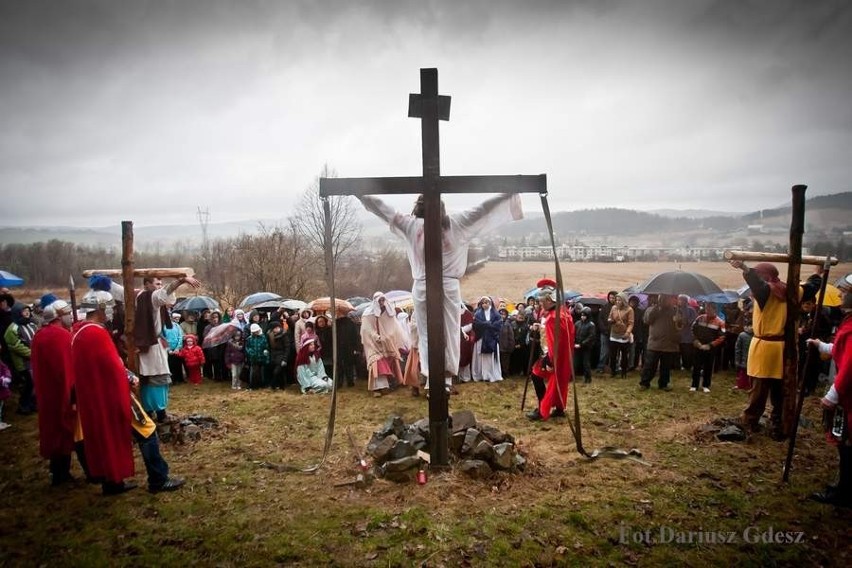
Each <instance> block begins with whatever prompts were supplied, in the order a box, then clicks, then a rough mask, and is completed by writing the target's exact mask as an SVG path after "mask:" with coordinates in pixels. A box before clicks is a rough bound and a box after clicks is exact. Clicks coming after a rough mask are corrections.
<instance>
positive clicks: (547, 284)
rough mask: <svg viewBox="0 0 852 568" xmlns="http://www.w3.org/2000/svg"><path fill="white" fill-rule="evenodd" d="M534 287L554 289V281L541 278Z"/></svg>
mask: <svg viewBox="0 0 852 568" xmlns="http://www.w3.org/2000/svg"><path fill="white" fill-rule="evenodd" d="M535 285H536V286H537V287H539V288H545V287H547V288H556V281H555V280H553V279H552V278H542V279H541V280H539V281H538V282H536V283H535Z"/></svg>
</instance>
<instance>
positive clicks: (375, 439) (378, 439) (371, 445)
mask: <svg viewBox="0 0 852 568" xmlns="http://www.w3.org/2000/svg"><path fill="white" fill-rule="evenodd" d="M386 437H387V436H380V435H379V433H378V432H373V436H372V437H371V438H370V441H369V442H368V443H367V453H368V454H371V455H372V453H373V451H374V450H375V449H376V448H377V447H378V445H379V444H381V443H382V440H384V439H385V438H386Z"/></svg>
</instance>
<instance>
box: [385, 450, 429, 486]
mask: <svg viewBox="0 0 852 568" xmlns="http://www.w3.org/2000/svg"><path fill="white" fill-rule="evenodd" d="M419 469H420V458H418V457H417V456H409V457H406V458H402V459H398V460H393V461H389V462H386V463H384V464H382V465H381V466H380V467H379V475H380V476H381V477H383V478H385V479H389V480H390V481H396V482H405V481H412V480H413V479H414V478H415V477H417V471H418V470H419Z"/></svg>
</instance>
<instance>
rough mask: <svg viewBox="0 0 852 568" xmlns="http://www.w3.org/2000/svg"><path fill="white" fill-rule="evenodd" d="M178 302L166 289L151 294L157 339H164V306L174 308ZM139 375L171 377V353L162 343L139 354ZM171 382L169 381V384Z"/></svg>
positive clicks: (159, 342)
mask: <svg viewBox="0 0 852 568" xmlns="http://www.w3.org/2000/svg"><path fill="white" fill-rule="evenodd" d="M176 301H177V298H176V297H175V295H174V294H169V293H168V292H167V291H166V289H165V288H160V289H159V290H154V293H153V294H151V305H152V306H153V310H154V332H155V333H156V335H157V337H162V333H163V322H162V320H161V318H160V308H161V307H162V306H172V305H174V303H175V302H176ZM139 374H140V375H142V376H145V377H156V376H158V375H166V376H169V375H170V373H169V351H168V349H167V348H166V347H164V346H163V342H162V341H158V342H157V343H156V344H154V345H152V346H151V347H150V348H148V351H147V352H146V353H142V352H140V353H139ZM169 382H171V380H170V379H169V380H168V381H167V383H169Z"/></svg>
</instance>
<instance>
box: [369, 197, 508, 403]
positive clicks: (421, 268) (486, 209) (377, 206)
mask: <svg viewBox="0 0 852 568" xmlns="http://www.w3.org/2000/svg"><path fill="white" fill-rule="evenodd" d="M358 199H360V200H361V203H363V204H364V207H366V208H367V210H368V211H370V212H371V213H373V214H375V215H376V216H378V217H379V218H380V219H383V220H384V221H385V222H387V223H388V224H389V225H390V229H391V232H392V233H393V234H394V235H396V236H398V237H400V238H402V239H404V240H405V242H406V243H407V245H408V246H407V247H406V249H407V254H408V261H409V263H410V265H411V277H412V278H413V280H414V284H413V286H412V289H411V294H412V296H413V297H414V317H415V319H416V320H417V326H418V329H420V330H421V333H420V340H419V346H418V348H419V351H420V354H421V359H420V365H421V373H423V374H424V375H426V376H427V377H428V376H429V357H428V353H429V347H428V343H429V340H428V337H427V335H428V334H427V333H426V330H427V325H426V320H427V314H426V256H425V250H424V249H425V241H424V239H425V234H424V224H425V220H424V215H425V207H424V205H423V196H422V195H420V196H419V197H418V198H417V201H416V202H415V203H414V209H413V210H412V211H411V214H410V215H405V214H403V213H399V212H397V211H394V209H393V208H392V207H390V206H389V205H387V204H386V203H384V202H383V201H381V200H380V199H378V198H376V197H373V196H371V195H363V196H359V197H358ZM523 216H524V213H523V209H522V208H521V198H520V196H519V195H518V194H514V193H506V194H502V195H498V196H496V197H493V198H491V199H489V200H487V201H485V202H484V203H483V204H482V205H480V206H478V207H474V208H473V209H470V210H468V211H465V212H463V213H458V214H454V215H447V214H446V210H445V209H444V203H443V201H442V202H441V229H442V251H443V275H444V281H443V287H444V305H443V310H444V338H445V343H446V349H445V351H444V360H445V363H444V364H445V369H446V385H447V387H448V388H450V387H451V385H452V377H453V376H454V375H458V372H459V349H460V346H459V342H458V341H457V340H456V338H457V337H458V335H459V329H460V317H461V314H460V312H459V306H460V305H461V304H462V298H461V285H460V282H459V281H460V280H461V277H462V276H464V273H465V271H466V270H467V251H468V248H469V247H470V242H471V241H472V240H473V239H474V238H475V237H476V236H477V235H479V234H480V233H483V232H487V231H489V230H491V229H494V228H496V227H498V226H499V225H502V224H503V223H507V222H509V221H513V220H517V219H522V218H523ZM435 308H436V307H435V306H432V309H435Z"/></svg>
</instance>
